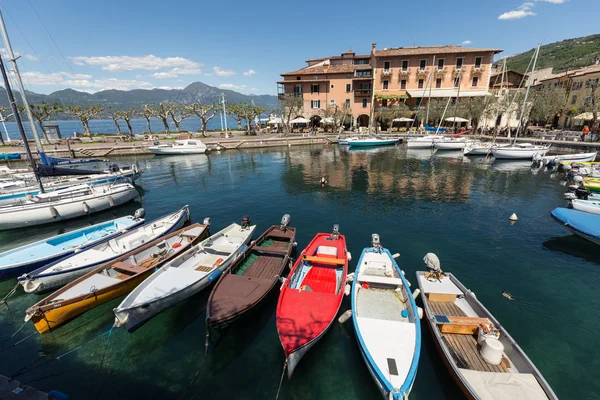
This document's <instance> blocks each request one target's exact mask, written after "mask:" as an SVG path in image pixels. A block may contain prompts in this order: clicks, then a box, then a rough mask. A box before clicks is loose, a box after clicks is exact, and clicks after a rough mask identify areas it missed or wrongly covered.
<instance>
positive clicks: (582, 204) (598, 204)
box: [570, 199, 600, 214]
mask: <svg viewBox="0 0 600 400" xmlns="http://www.w3.org/2000/svg"><path fill="white" fill-rule="evenodd" d="M570 206H571V207H572V208H573V209H574V210H577V211H583V212H586V213H590V214H600V201H598V200H579V199H574V200H571V201H570Z"/></svg>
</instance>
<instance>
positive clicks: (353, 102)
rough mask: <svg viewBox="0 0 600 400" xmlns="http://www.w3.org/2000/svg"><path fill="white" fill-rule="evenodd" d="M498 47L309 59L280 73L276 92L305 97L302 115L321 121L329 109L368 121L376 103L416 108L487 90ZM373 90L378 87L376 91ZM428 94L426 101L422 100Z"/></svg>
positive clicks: (391, 50) (432, 48)
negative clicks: (294, 67)
mask: <svg viewBox="0 0 600 400" xmlns="http://www.w3.org/2000/svg"><path fill="white" fill-rule="evenodd" d="M499 52H501V50H498V49H476V48H464V47H461V46H430V47H399V48H389V49H387V48H386V49H383V50H377V48H376V44H375V43H373V46H372V49H371V53H370V54H362V55H357V54H355V53H353V52H352V51H350V50H349V51H347V52H345V53H343V54H341V55H340V56H332V57H324V58H316V59H312V60H307V61H306V63H307V66H306V67H304V68H302V69H299V70H297V71H292V72H286V73H283V74H281V76H282V77H283V80H282V81H279V82H277V83H278V93H279V95H283V94H295V95H297V96H301V97H302V100H303V110H302V112H301V116H303V117H305V118H308V119H311V120H312V121H314V122H319V121H321V119H322V118H323V117H324V116H325V115H326V114H327V111H326V110H328V109H329V110H332V109H336V108H338V109H344V104H346V105H348V106H349V109H348V113H349V114H351V115H352V120H353V123H354V125H356V126H368V125H369V119H370V117H371V111H372V105H373V104H374V105H375V109H377V108H379V107H393V106H394V105H395V104H398V103H399V102H404V103H406V104H407V105H408V106H409V107H411V108H415V107H416V106H417V105H418V104H419V103H421V104H425V102H426V99H427V98H429V96H431V97H432V98H440V97H444V98H448V97H457V96H458V95H459V87H460V98H464V97H473V96H486V95H489V92H488V89H489V84H490V76H491V68H492V62H493V58H494V55H495V54H497V53H499ZM373 89H374V90H373ZM422 99H424V100H422Z"/></svg>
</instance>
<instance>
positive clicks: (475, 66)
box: [471, 65, 483, 72]
mask: <svg viewBox="0 0 600 400" xmlns="http://www.w3.org/2000/svg"><path fill="white" fill-rule="evenodd" d="M471 71H472V72H483V67H482V66H481V65H473V68H472V69H471Z"/></svg>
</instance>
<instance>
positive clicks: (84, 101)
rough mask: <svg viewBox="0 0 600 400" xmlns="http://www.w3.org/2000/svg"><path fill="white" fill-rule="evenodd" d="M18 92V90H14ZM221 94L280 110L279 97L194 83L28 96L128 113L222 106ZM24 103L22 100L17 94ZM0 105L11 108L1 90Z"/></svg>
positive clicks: (36, 101)
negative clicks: (165, 106)
mask: <svg viewBox="0 0 600 400" xmlns="http://www.w3.org/2000/svg"><path fill="white" fill-rule="evenodd" d="M13 91H14V89H13ZM221 93H224V94H225V100H226V101H228V102H231V103H240V102H246V103H251V102H254V104H255V105H257V106H260V107H265V108H267V109H268V110H273V109H276V108H277V96H272V95H246V94H242V93H238V92H234V91H233V90H225V89H219V88H216V87H214V86H209V85H207V84H205V83H202V82H194V83H191V84H190V85H188V86H187V87H185V88H184V89H171V90H164V89H151V90H145V89H135V90H103V91H101V92H96V93H94V94H90V93H85V92H78V91H77V90H73V89H65V90H59V91H56V92H53V93H50V94H48V95H46V94H38V93H33V92H29V91H28V92H27V99H28V100H29V102H30V103H31V104H40V103H41V102H42V101H44V100H45V101H47V102H48V103H54V102H57V103H59V104H64V105H91V104H101V105H103V106H105V107H114V108H117V109H127V108H129V107H139V106H141V105H142V104H145V103H160V102H162V101H173V102H180V103H185V104H189V103H193V102H196V101H199V102H202V103H218V102H219V97H220V96H221ZM15 97H16V98H17V99H18V100H20V98H21V96H20V95H19V94H18V93H15ZM0 104H5V105H7V106H8V100H7V96H6V91H5V90H4V88H2V87H0Z"/></svg>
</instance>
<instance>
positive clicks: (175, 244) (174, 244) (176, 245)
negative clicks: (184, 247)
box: [171, 242, 181, 249]
mask: <svg viewBox="0 0 600 400" xmlns="http://www.w3.org/2000/svg"><path fill="white" fill-rule="evenodd" d="M179 247H181V243H179V242H177V243H173V246H171V248H173V249H177V248H179Z"/></svg>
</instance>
